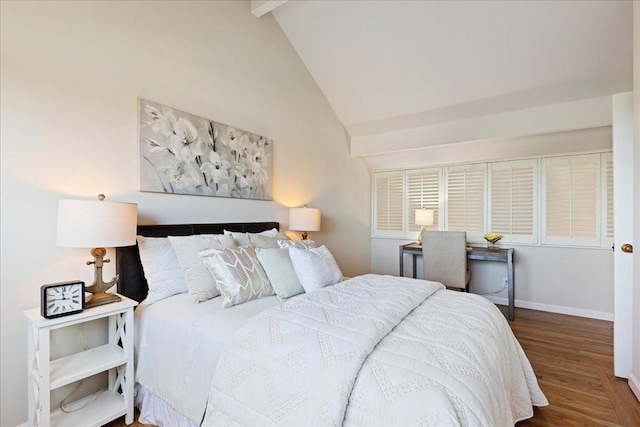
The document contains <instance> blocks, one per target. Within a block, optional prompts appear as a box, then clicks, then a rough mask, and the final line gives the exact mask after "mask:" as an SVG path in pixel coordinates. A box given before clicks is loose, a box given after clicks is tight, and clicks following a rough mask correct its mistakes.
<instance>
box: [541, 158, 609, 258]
mask: <svg viewBox="0 0 640 427" xmlns="http://www.w3.org/2000/svg"><path fill="white" fill-rule="evenodd" d="M542 162H543V163H542V164H543V179H544V181H545V184H544V188H543V202H544V212H543V215H544V221H545V223H544V229H543V235H542V239H543V240H542V242H543V243H550V244H569V245H584V246H599V245H600V231H599V225H600V215H599V209H600V201H599V197H598V194H599V190H600V188H599V186H600V179H599V175H600V155H599V154H586V155H581V156H566V157H553V158H544V159H542Z"/></svg>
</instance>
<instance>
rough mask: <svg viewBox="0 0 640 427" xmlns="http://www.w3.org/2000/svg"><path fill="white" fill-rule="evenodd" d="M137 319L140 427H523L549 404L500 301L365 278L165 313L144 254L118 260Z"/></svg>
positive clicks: (175, 302) (255, 227) (122, 288)
mask: <svg viewBox="0 0 640 427" xmlns="http://www.w3.org/2000/svg"><path fill="white" fill-rule="evenodd" d="M274 227H275V228H278V223H274V222H263V223H227V224H198V225H168V226H163V225H158V226H139V228H138V233H139V234H140V235H143V236H148V237H164V236H168V235H180V236H184V235H192V234H220V233H222V232H223V230H232V231H241V232H251V233H255V232H260V231H264V230H268V229H271V228H274ZM117 270H118V273H119V274H120V282H119V284H118V292H119V293H121V294H123V295H126V296H128V297H130V298H133V299H136V300H137V301H139V302H141V304H140V306H139V308H138V309H137V310H136V314H135V316H136V319H135V320H136V322H135V328H136V333H135V337H136V339H135V346H136V347H135V350H136V378H135V390H136V406H137V407H138V408H139V409H140V411H141V415H140V422H142V423H149V424H155V425H159V426H163V425H164V426H185V427H187V426H189V427H191V426H194V425H200V424H202V425H205V426H213V425H408V424H422V425H513V424H514V423H515V422H517V421H519V420H521V419H525V418H529V417H531V416H532V415H533V411H532V406H544V405H546V404H547V401H546V398H545V396H544V394H543V393H542V391H541V390H540V389H539V387H538V384H537V381H536V378H535V375H534V374H533V371H532V369H531V366H530V365H529V362H528V360H527V358H526V356H525V354H524V352H523V351H522V349H521V347H520V345H519V344H518V342H517V341H516V340H515V338H514V337H513V334H512V333H511V330H510V328H509V326H508V323H507V322H506V320H505V319H504V316H502V314H501V313H500V311H499V310H498V309H497V308H496V307H495V306H494V305H493V304H492V303H490V302H488V301H486V300H485V299H483V298H482V297H479V296H476V295H469V294H464V293H459V292H453V291H447V290H445V289H444V288H443V287H442V285H440V284H438V283H434V282H426V281H421V280H415V279H408V278H398V277H391V276H378V275H365V276H360V277H356V278H353V279H350V280H347V281H344V282H342V283H340V284H338V285H335V286H332V287H328V288H325V289H322V290H320V291H317V292H313V293H309V294H302V295H299V296H297V297H294V298H291V299H289V300H288V301H287V302H286V303H281V302H280V301H278V299H277V298H276V297H275V296H271V297H266V298H260V299H257V300H253V301H250V302H248V303H245V304H241V305H237V306H234V307H231V308H227V309H223V308H221V305H220V303H219V301H216V300H217V299H218V298H214V299H211V300H209V301H206V302H204V303H200V304H193V303H191V302H190V301H189V299H188V298H187V297H186V295H185V294H180V295H176V296H174V297H171V298H167V299H165V300H162V301H160V302H157V303H155V304H153V305H147V304H145V302H144V298H145V296H146V292H147V290H146V289H145V287H146V281H145V278H144V273H143V270H142V265H141V263H140V258H139V254H138V253H137V248H136V247H135V246H134V247H129V248H120V249H118V250H117Z"/></svg>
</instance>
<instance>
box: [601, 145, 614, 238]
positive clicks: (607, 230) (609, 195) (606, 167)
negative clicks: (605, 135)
mask: <svg viewBox="0 0 640 427" xmlns="http://www.w3.org/2000/svg"><path fill="white" fill-rule="evenodd" d="M601 167H602V178H601V183H602V184H601V188H602V191H601V193H602V199H601V200H602V210H601V212H602V213H601V215H602V216H601V218H602V229H601V233H602V245H601V246H602V247H605V248H610V247H611V246H613V153H602V166H601Z"/></svg>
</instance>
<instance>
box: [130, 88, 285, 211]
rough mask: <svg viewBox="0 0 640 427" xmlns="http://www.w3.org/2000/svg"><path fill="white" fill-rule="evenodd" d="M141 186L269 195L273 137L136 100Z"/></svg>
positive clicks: (195, 192) (199, 192)
mask: <svg viewBox="0 0 640 427" xmlns="http://www.w3.org/2000/svg"><path fill="white" fill-rule="evenodd" d="M138 111H139V113H138V114H139V117H138V119H139V120H138V123H139V135H140V191H153V192H160V193H173V194H191V195H201V196H217V197H237V198H243V199H258V200H271V175H272V170H271V167H272V166H271V165H272V159H273V141H272V140H271V139H269V138H265V137H263V136H260V135H256V134H254V133H251V132H246V131H243V130H240V129H236V128H234V127H232V126H227V125H225V124H222V123H218V122H214V121H213V120H209V119H205V118H202V117H198V116H195V115H193V114H189V113H185V112H184V111H180V110H176V109H175V108H170V107H166V106H164V105H160V104H157V103H155V102H151V101H147V100H145V99H140V100H139V108H138Z"/></svg>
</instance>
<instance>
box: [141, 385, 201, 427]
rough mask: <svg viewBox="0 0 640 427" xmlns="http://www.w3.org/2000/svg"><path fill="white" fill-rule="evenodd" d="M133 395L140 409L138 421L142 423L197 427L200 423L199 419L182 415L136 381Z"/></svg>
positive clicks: (159, 425) (173, 426)
mask: <svg viewBox="0 0 640 427" xmlns="http://www.w3.org/2000/svg"><path fill="white" fill-rule="evenodd" d="M134 396H135V399H134V403H135V405H136V408H138V409H139V410H140V418H139V419H138V421H139V422H140V423H142V424H152V425H154V426H158V427H198V426H199V425H200V421H198V422H195V421H193V420H192V419H191V418H188V417H186V416H184V415H182V414H181V413H179V412H178V411H176V410H175V409H173V408H172V407H171V405H169V404H168V403H167V402H165V401H164V400H162V399H161V398H159V397H158V396H156V395H155V394H153V393H151V392H150V391H149V390H147V389H146V388H144V387H143V386H142V385H140V384H138V383H136V384H135V386H134Z"/></svg>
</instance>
